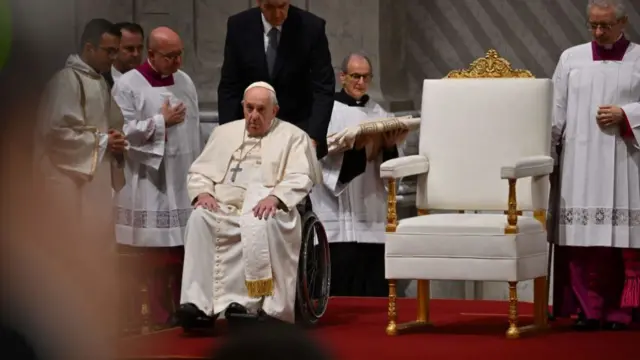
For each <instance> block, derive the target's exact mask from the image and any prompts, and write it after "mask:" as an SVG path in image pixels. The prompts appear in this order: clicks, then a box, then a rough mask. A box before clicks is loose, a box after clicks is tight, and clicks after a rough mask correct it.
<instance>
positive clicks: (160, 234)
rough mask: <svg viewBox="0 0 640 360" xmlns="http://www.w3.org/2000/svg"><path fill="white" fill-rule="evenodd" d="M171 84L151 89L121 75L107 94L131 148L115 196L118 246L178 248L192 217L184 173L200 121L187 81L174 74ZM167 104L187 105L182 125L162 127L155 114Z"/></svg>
mask: <svg viewBox="0 0 640 360" xmlns="http://www.w3.org/2000/svg"><path fill="white" fill-rule="evenodd" d="M144 65H146V66H149V65H148V64H144ZM144 65H143V66H144ZM141 68H142V67H141ZM173 79H174V85H170V86H154V85H152V84H151V83H150V82H149V81H148V80H147V79H146V78H145V76H143V75H142V73H141V72H140V71H139V70H138V69H135V70H131V71H128V72H127V73H126V74H123V75H122V76H121V77H120V79H119V80H118V81H117V82H116V83H115V85H114V87H113V90H112V94H113V97H114V99H115V100H116V102H117V103H118V105H119V106H120V108H121V109H122V113H123V114H124V121H125V125H124V133H125V135H126V136H127V140H128V141H129V144H130V149H129V152H128V156H127V161H126V167H125V175H126V179H127V185H126V186H125V187H124V188H123V189H122V191H120V192H119V193H118V194H116V202H117V206H116V237H117V240H118V243H120V244H125V245H132V246H142V247H173V246H181V245H183V234H184V229H185V226H186V224H187V220H188V219H189V214H191V204H190V202H189V195H188V194H187V184H186V179H185V174H186V173H187V172H188V170H189V166H190V165H191V163H193V161H194V160H195V159H196V157H197V156H198V154H199V153H200V149H201V147H200V117H199V109H198V95H197V93H196V88H195V86H194V84H193V81H191V78H190V77H189V76H188V75H187V74H186V73H184V72H182V71H180V70H178V71H177V72H176V73H175V74H173ZM166 99H169V101H170V102H171V104H172V106H175V105H177V104H179V103H180V102H182V103H183V104H184V105H185V106H186V109H187V112H186V117H185V120H184V122H183V123H181V124H178V125H174V126H172V127H170V128H166V127H165V122H164V117H163V116H162V113H161V110H160V109H161V108H162V105H163V103H164V102H165V100H166Z"/></svg>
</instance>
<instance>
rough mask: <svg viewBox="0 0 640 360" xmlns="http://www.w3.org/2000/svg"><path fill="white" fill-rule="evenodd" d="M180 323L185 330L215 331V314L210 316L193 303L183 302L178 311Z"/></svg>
mask: <svg viewBox="0 0 640 360" xmlns="http://www.w3.org/2000/svg"><path fill="white" fill-rule="evenodd" d="M176 317H177V319H178V323H179V324H180V326H182V328H183V329H184V331H185V332H192V331H198V330H209V331H213V326H214V324H215V321H216V317H215V316H209V315H207V314H205V313H204V312H203V311H202V310H200V309H198V307H197V306H195V305H194V304H192V303H187V304H182V305H180V308H179V309H178V311H176Z"/></svg>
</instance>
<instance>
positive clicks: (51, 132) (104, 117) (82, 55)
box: [35, 19, 127, 241]
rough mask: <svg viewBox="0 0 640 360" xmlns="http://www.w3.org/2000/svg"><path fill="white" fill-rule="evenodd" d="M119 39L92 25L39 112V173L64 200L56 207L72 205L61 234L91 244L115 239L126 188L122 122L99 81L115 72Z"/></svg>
mask: <svg viewBox="0 0 640 360" xmlns="http://www.w3.org/2000/svg"><path fill="white" fill-rule="evenodd" d="M119 39H120V33H119V32H118V31H117V30H115V29H114V28H113V24H111V23H110V22H109V21H107V20H104V19H94V20H91V21H90V22H89V23H88V24H87V25H86V26H85V29H84V32H83V33H82V39H81V42H80V47H79V53H78V54H77V55H71V56H69V58H68V59H67V63H66V66H65V68H64V69H63V70H61V71H59V72H58V73H57V74H56V75H55V76H54V77H53V79H52V80H51V82H50V83H49V84H48V86H47V89H46V92H45V94H44V98H43V104H42V105H41V109H40V110H41V114H40V116H39V124H38V129H37V142H36V154H35V156H36V157H35V162H36V168H37V170H39V171H40V173H41V174H42V176H43V179H42V180H43V182H44V186H45V187H46V188H47V189H48V190H50V191H51V192H50V194H49V195H51V196H54V195H57V194H59V195H60V196H62V198H60V199H56V200H58V201H57V202H56V205H61V204H65V205H67V206H66V208H65V209H64V210H63V211H59V212H57V213H56V217H57V219H58V220H59V223H58V224H59V226H61V230H72V229H74V228H75V225H79V227H80V229H78V230H80V231H81V233H80V234H78V236H81V237H85V238H86V241H92V240H93V239H92V238H95V237H98V238H101V237H108V236H111V237H112V236H113V224H114V223H113V216H112V214H113V211H112V206H111V204H112V188H113V190H116V191H118V190H120V189H121V188H122V186H123V185H124V172H123V169H122V167H123V165H124V161H123V153H124V151H125V147H126V145H127V143H126V141H125V139H124V135H123V134H122V132H121V131H122V126H123V117H122V113H121V112H120V108H118V106H117V105H116V104H115V102H114V101H113V100H112V98H111V95H110V94H109V90H108V88H107V84H106V82H105V81H104V79H103V78H102V76H101V75H100V74H101V73H103V72H104V71H107V70H109V69H110V68H111V63H112V61H113V57H114V56H115V54H116V53H117V51H118V46H119V42H120V40H119ZM72 225H73V226H72ZM69 235H70V236H72V235H71V234H69Z"/></svg>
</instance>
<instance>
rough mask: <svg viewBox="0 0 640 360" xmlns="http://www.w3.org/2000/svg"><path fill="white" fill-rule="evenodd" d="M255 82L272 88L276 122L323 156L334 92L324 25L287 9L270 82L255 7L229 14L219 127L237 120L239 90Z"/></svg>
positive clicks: (262, 28)
mask: <svg viewBox="0 0 640 360" xmlns="http://www.w3.org/2000/svg"><path fill="white" fill-rule="evenodd" d="M256 81H266V82H268V83H270V84H271V85H272V86H273V87H274V88H275V90H276V94H277V96H278V102H279V105H280V112H279V113H278V118H280V119H282V120H285V121H288V122H291V123H293V124H295V125H297V126H298V127H300V128H301V129H302V130H304V131H306V132H307V134H309V136H310V137H311V138H312V139H313V140H315V142H316V144H317V148H316V151H317V154H318V158H321V157H324V155H326V154H327V129H328V127H329V120H330V119H331V111H332V109H333V95H334V91H335V74H334V71H333V67H332V65H331V53H330V52H329V44H328V42H327V36H326V34H325V21H324V20H323V19H321V18H319V17H317V16H315V15H313V14H311V13H309V12H307V11H304V10H301V9H299V8H296V7H295V6H291V7H289V14H288V17H287V20H285V22H284V24H282V33H281V35H280V42H279V44H278V56H277V59H276V64H275V70H274V78H273V79H271V78H270V77H269V71H268V69H267V60H266V55H265V49H264V27H263V25H262V17H261V12H260V9H259V8H257V7H256V8H252V9H249V10H246V11H243V12H241V13H239V14H236V15H233V16H231V17H230V18H229V20H228V21H227V38H226V41H225V48H224V62H223V64H222V74H221V78H220V84H219V85H218V112H219V116H220V124H224V123H227V122H230V121H233V120H238V119H242V118H243V115H242V107H241V105H240V102H241V101H242V97H243V95H244V90H245V89H246V87H247V86H249V85H250V84H251V83H253V82H256Z"/></svg>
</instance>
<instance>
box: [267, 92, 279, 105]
mask: <svg viewBox="0 0 640 360" xmlns="http://www.w3.org/2000/svg"><path fill="white" fill-rule="evenodd" d="M269 98H270V99H271V102H272V103H273V105H274V106H278V97H277V96H276V93H274V92H273V91H269Z"/></svg>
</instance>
